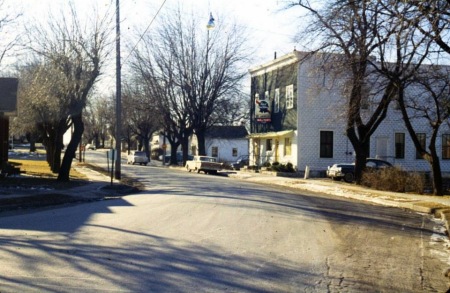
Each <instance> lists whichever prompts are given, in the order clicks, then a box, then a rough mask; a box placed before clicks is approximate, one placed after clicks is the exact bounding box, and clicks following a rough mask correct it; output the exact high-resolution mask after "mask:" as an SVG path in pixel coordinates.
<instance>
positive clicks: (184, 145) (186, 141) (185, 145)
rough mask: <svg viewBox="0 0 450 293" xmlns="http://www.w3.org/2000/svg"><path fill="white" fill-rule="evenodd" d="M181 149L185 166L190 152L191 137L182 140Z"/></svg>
mask: <svg viewBox="0 0 450 293" xmlns="http://www.w3.org/2000/svg"><path fill="white" fill-rule="evenodd" d="M181 150H182V151H183V166H185V165H186V161H187V157H188V152H189V138H185V139H183V141H182V142H181Z"/></svg>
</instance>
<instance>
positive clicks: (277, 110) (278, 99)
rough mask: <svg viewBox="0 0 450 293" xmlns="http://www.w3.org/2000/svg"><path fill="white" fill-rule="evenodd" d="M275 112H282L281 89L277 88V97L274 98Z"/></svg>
mask: <svg viewBox="0 0 450 293" xmlns="http://www.w3.org/2000/svg"><path fill="white" fill-rule="evenodd" d="M273 106H274V109H273V112H274V113H278V112H280V89H275V99H274V105H273Z"/></svg>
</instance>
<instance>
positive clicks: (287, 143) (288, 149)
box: [284, 137, 292, 156]
mask: <svg viewBox="0 0 450 293" xmlns="http://www.w3.org/2000/svg"><path fill="white" fill-rule="evenodd" d="M291 145H292V142H291V138H290V137H286V138H285V139H284V155H285V156H290V155H291Z"/></svg>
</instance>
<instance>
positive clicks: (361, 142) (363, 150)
mask: <svg viewBox="0 0 450 293" xmlns="http://www.w3.org/2000/svg"><path fill="white" fill-rule="evenodd" d="M364 135H365V133H364V130H363V129H359V133H358V135H356V131H355V128H353V127H352V128H348V129H347V136H348V138H349V140H350V142H351V144H352V146H353V149H354V150H355V174H354V176H355V178H354V180H355V183H356V184H361V179H362V173H363V171H364V169H365V167H366V162H367V160H366V159H367V157H368V156H369V146H370V139H361V137H363V136H364Z"/></svg>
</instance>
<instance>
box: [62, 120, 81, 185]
mask: <svg viewBox="0 0 450 293" xmlns="http://www.w3.org/2000/svg"><path fill="white" fill-rule="evenodd" d="M72 123H73V133H72V138H71V139H70V142H69V145H68V146H67V149H66V152H65V154H64V158H63V161H62V164H61V169H60V170H59V174H58V181H69V180H70V169H71V168H72V161H73V159H74V158H75V153H76V151H77V146H78V144H79V143H80V141H81V137H82V135H83V131H84V123H83V120H82V115H81V113H80V114H78V115H75V116H72Z"/></svg>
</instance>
